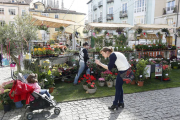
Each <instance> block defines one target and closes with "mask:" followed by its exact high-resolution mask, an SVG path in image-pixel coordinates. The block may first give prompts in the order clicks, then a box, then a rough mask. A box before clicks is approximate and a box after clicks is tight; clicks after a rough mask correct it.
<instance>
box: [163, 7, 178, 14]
mask: <svg viewBox="0 0 180 120" xmlns="http://www.w3.org/2000/svg"><path fill="white" fill-rule="evenodd" d="M177 12H178V9H177V5H175V6H171V7H165V8H163V15H166V14H170V13H177Z"/></svg>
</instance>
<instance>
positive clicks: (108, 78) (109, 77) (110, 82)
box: [105, 74, 113, 87]
mask: <svg viewBox="0 0 180 120" xmlns="http://www.w3.org/2000/svg"><path fill="white" fill-rule="evenodd" d="M112 76H113V75H112V74H108V75H107V76H106V77H105V80H106V84H107V86H108V87H113V77H112Z"/></svg>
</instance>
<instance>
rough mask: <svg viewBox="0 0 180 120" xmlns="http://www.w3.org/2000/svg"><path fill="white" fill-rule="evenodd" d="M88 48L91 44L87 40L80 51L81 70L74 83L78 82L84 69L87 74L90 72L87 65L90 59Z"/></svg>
mask: <svg viewBox="0 0 180 120" xmlns="http://www.w3.org/2000/svg"><path fill="white" fill-rule="evenodd" d="M88 48H89V45H88V43H87V42H85V43H84V44H83V49H81V51H80V53H79V70H78V73H77V74H76V77H75V79H74V83H73V84H74V85H77V84H78V79H79V77H80V75H81V74H82V72H83V71H86V74H90V69H89V68H88V66H87V61H88V59H89V57H88V51H87V49H88Z"/></svg>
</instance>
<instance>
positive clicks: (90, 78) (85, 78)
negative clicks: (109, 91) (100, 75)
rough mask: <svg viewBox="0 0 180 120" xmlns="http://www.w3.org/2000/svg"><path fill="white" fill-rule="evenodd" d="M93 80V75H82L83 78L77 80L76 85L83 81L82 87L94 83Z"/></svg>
mask: <svg viewBox="0 0 180 120" xmlns="http://www.w3.org/2000/svg"><path fill="white" fill-rule="evenodd" d="M95 80H96V78H95V77H94V76H93V75H89V74H87V75H85V74H84V75H83V77H82V78H80V79H79V80H78V83H80V82H81V81H83V85H87V84H89V83H92V81H95Z"/></svg>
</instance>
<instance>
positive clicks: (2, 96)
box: [0, 88, 13, 112]
mask: <svg viewBox="0 0 180 120" xmlns="http://www.w3.org/2000/svg"><path fill="white" fill-rule="evenodd" d="M2 89H3V88H1V89H0V90H1V91H0V92H2ZM9 92H10V89H5V90H3V92H2V93H0V101H1V102H2V105H3V107H4V112H7V111H10V110H11V104H12V103H13V101H12V100H11V99H10V97H9Z"/></svg>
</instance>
